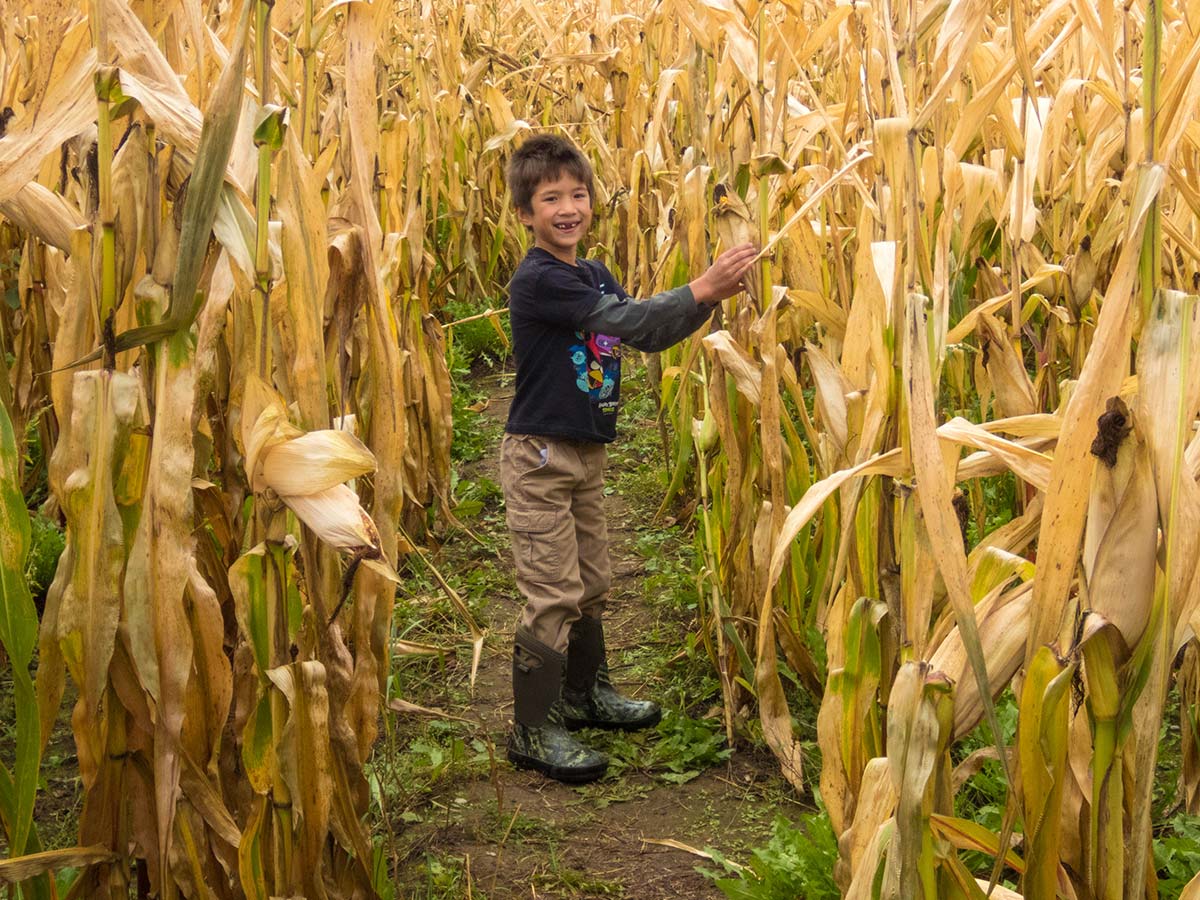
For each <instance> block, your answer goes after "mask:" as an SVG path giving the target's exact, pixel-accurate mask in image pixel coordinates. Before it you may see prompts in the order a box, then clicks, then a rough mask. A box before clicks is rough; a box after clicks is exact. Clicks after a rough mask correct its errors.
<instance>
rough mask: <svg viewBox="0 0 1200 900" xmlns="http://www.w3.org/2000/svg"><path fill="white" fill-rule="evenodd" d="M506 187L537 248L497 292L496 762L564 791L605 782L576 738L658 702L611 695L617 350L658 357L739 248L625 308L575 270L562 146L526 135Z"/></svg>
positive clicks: (583, 269) (650, 716) (576, 179)
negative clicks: (500, 651) (501, 421)
mask: <svg viewBox="0 0 1200 900" xmlns="http://www.w3.org/2000/svg"><path fill="white" fill-rule="evenodd" d="M508 183H509V189H510V191H511V193H512V197H513V203H514V205H515V207H516V211H517V217H518V218H519V219H520V221H521V223H522V224H523V225H524V226H525V227H526V228H528V229H529V230H530V232H531V233H532V236H533V241H534V246H533V247H532V248H530V250H529V253H528V254H527V255H526V256H525V258H524V259H523V260H522V261H521V264H520V265H519V266H518V267H517V271H516V273H515V274H514V275H513V278H512V282H511V284H510V286H509V304H508V305H509V312H510V319H511V323H512V333H513V352H514V355H515V356H516V360H517V380H516V391H515V394H514V397H513V402H512V407H511V409H510V411H509V417H508V424H507V426H506V427H505V435H504V439H503V443H502V444H501V449H500V478H501V483H502V486H503V488H504V499H505V506H506V510H507V519H508V527H509V533H510V536H511V538H512V547H513V556H514V559H515V563H516V576H517V587H518V589H519V590H520V591H521V594H522V595H523V597H524V598H525V607H524V609H523V611H522V613H521V618H520V622H519V624H518V625H517V629H516V637H515V642H514V647H513V701H514V702H513V730H512V732H511V734H510V736H509V741H508V757H509V759H510V760H512V762H513V763H515V764H516V765H518V766H521V767H524V768H532V769H536V770H537V771H539V772H542V773H543V774H545V775H548V776H550V777H551V778H556V779H559V780H561V781H570V782H580V781H590V780H592V779H595V778H598V777H600V776H601V775H603V774H604V771H605V768H606V767H607V765H608V760H607V758H606V757H605V756H604V754H602V753H599V752H598V751H596V750H593V749H591V748H589V747H587V746H585V745H583V744H581V743H580V742H579V741H577V740H576V739H575V737H574V736H573V735H572V734H571V733H570V731H571V730H573V729H576V728H582V727H602V728H622V729H636V728H645V727H648V726H650V725H653V724H655V723H656V722H658V720H659V716H660V715H661V712H660V710H659V707H658V705H657V704H655V703H653V702H651V701H648V700H631V699H629V698H626V697H624V696H622V695H621V694H620V693H618V692H617V690H616V689H615V688H614V687H613V685H612V682H611V681H610V680H609V677H608V665H607V662H606V658H605V648H604V626H603V614H604V607H605V603H606V601H607V598H608V589H609V583H610V580H611V573H610V569H609V559H608V533H607V528H606V525H605V518H604V502H603V501H604V492H603V488H604V464H605V456H606V450H605V446H606V445H607V444H608V443H610V442H611V441H612V440H613V439H614V438H615V437H616V418H617V408H618V405H619V402H620V392H621V349H622V346H623V345H627V346H629V347H632V348H634V349H636V350H644V351H647V352H655V351H658V350H663V349H665V348H667V347H669V346H671V345H672V344H674V343H676V342H677V341H679V340H682V339H683V338H685V337H687V336H688V335H689V334H691V333H692V332H694V331H696V330H697V329H699V328H700V327H701V326H702V325H703V324H704V323H705V322H706V321H708V318H709V316H710V315H711V314H712V310H713V307H714V306H715V305H716V303H718V302H719V301H721V300H723V299H725V298H726V297H731V296H733V295H734V294H735V293H737V291H738V290H740V289H741V278H742V275H743V273H744V272H745V271H746V269H747V268H748V267H749V266H750V264H751V262H752V261H753V259H754V257H755V255H756V251H755V248H754V246H753V245H752V244H744V245H742V246H739V247H734V248H732V249H730V250H728V251H726V252H725V253H723V254H722V255H721V256H720V257H718V258H717V260H716V261H715V262H714V263H713V265H712V267H711V268H709V269H708V270H707V271H706V272H705V273H704V274H703V275H701V276H700V277H699V278H697V279H696V280H694V281H693V282H691V283H690V284H688V285H684V286H683V287H679V288H675V289H674V290H670V291H664V292H663V293H661V294H656V295H654V296H653V297H650V298H649V299H647V300H642V301H633V300H631V299H630V298H629V295H628V294H626V293H625V290H624V288H622V287H621V285H620V283H618V281H617V280H616V278H615V277H613V274H612V273H611V272H610V271H609V270H608V269H607V268H606V267H605V266H604V264H603V263H601V262H599V261H597V260H586V259H579V258H578V257H577V255H576V251H577V250H578V247H579V242H580V241H581V240H582V239H583V237H584V235H585V234H586V233H587V230H588V227H589V226H590V225H591V222H592V207H593V201H594V191H593V176H592V169H591V166H590V164H589V163H588V161H587V159H586V158H585V157H584V156H583V154H582V153H581V152H580V151H579V149H578V148H577V147H575V145H574V144H572V143H571V142H570V141H569V140H567V139H565V138H563V137H559V136H556V135H538V136H536V137H532V138H530V139H529V140H527V141H526V142H525V143H524V144H523V145H521V147H520V148H519V149H518V150H517V151H516V153H514V154H513V158H512V160H511V162H510V163H509V168H508Z"/></svg>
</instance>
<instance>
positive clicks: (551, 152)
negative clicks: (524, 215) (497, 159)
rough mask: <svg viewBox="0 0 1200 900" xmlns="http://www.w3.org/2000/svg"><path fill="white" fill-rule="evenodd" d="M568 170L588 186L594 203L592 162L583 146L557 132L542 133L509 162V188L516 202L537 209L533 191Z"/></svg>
mask: <svg viewBox="0 0 1200 900" xmlns="http://www.w3.org/2000/svg"><path fill="white" fill-rule="evenodd" d="M563 172H566V173H567V174H568V175H570V176H572V177H574V178H578V179H579V180H580V181H582V182H583V183H584V184H585V185H586V186H587V191H588V196H589V197H590V198H591V199H592V202H593V204H594V203H595V201H596V191H595V189H594V186H593V182H594V178H593V175H592V164H591V163H589V162H588V161H587V157H586V156H584V155H583V153H581V152H580V150H579V148H578V147H576V146H575V145H574V144H573V143H571V142H570V141H569V140H567V138H565V137H562V136H560V135H557V134H538V135H534V136H533V137H531V138H529V140H527V141H526V142H525V143H523V144H522V145H521V146H520V147H519V148H517V152H516V153H514V154H513V155H512V159H511V160H509V162H508V189H509V190H510V191H511V192H512V198H513V204H514V205H516V207H517V208H518V209H520V210H523V211H524V212H532V211H533V192H534V191H536V190H537V187H538V185H539V184H541V183H542V182H544V181H554V180H556V179H558V178H560V177H561V176H562V174H563Z"/></svg>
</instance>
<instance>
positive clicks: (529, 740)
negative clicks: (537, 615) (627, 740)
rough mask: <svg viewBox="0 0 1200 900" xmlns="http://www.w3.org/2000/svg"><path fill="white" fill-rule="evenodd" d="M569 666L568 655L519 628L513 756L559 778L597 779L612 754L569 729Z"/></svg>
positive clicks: (524, 766) (510, 743)
mask: <svg viewBox="0 0 1200 900" xmlns="http://www.w3.org/2000/svg"><path fill="white" fill-rule="evenodd" d="M565 667H566V657H565V656H563V654H561V653H557V652H555V651H554V650H553V649H552V648H550V647H547V646H546V645H545V644H543V643H542V642H541V641H539V640H537V638H535V637H533V635H531V634H529V633H528V632H527V631H525V629H523V628H518V629H517V639H516V643H515V645H514V646H513V730H512V733H511V734H510V735H509V737H508V758H509V760H510V761H511V762H512V763H513V764H514V765H516V766H518V767H520V768H522V769H535V770H537V771H538V772H541V773H542V774H543V775H546V776H549V777H550V778H553V779H555V780H557V781H566V782H571V783H580V782H585V781H594V780H595V779H597V778H599V777H600V776H601V775H603V774H604V772H605V770H606V769H607V768H608V757H607V756H605V755H604V754H603V753H600V752H598V751H596V750H592V749H591V748H590V747H585V746H584V745H583V744H581V743H579V741H577V740H575V738H574V737H573V736H572V735H571V733H570V732H568V731H567V729H566V728H565V727H564V723H563V720H562V713H561V711H560V710H559V695H560V693H561V691H562V678H563V670H564V668H565Z"/></svg>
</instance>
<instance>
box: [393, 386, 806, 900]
mask: <svg viewBox="0 0 1200 900" xmlns="http://www.w3.org/2000/svg"><path fill="white" fill-rule="evenodd" d="M484 386H485V388H486V389H487V390H488V392H489V395H490V399H489V402H488V406H487V407H486V410H485V414H486V415H487V416H488V417H489V418H490V419H492V420H493V422H494V423H496V426H497V431H499V430H500V429H502V427H503V423H504V421H505V417H506V416H507V412H508V403H509V399H510V398H511V393H512V389H511V382H510V381H509V380H507V379H505V378H504V376H494V375H493V376H487V383H486V384H485V385H484ZM623 424H624V426H625V427H626V428H628V427H631V426H634V425H636V427H651V428H652V427H653V422H638V423H631V422H629V421H625V422H624V423H623ZM619 441H620V438H618V445H614V447H619ZM498 453H499V440H498V439H497V440H496V441H495V442H493V446H492V447H491V449H490V450H489V451H488V453H487V454H486V456H485V457H484V458H482V459H480V460H478V461H476V462H475V463H472V464H469V465H468V466H466V467H464V469H463V472H462V477H464V478H465V477H470V478H473V479H477V478H480V477H486V478H490V479H492V480H493V481H495V482H497V483H498V482H499V463H498ZM623 462H624V463H625V464H626V465H627V464H628V458H625V460H623V459H622V456H621V454H620V453H619V452H615V453H613V454H610V463H609V479H608V480H609V484H610V485H612V484H613V482H614V481H616V480H619V476H620V467H621V465H622V463H623ZM659 499H660V498H659V497H642V496H639V497H629V496H623V495H622V494H621V492H620V491H613V492H612V493H610V494H609V495H608V497H607V512H608V523H609V537H610V543H611V556H612V564H613V589H612V592H611V599H610V604H609V612H608V620H607V627H608V642H609V646H610V654H609V655H610V660H611V662H612V663H613V664H614V679H615V680H616V682H617V683H618V685H620V686H621V687H622V689H623V690H626V691H627V692H629V693H631V694H633V695H635V696H651V695H652V691H650V692H648V691H647V690H646V685H645V684H644V683H638V681H637V680H636V674H633V673H631V672H630V670H629V666H628V664H627V663H625V661H624V660H625V653H626V651H628V650H629V649H630V648H632V647H634V646H636V645H637V644H638V642H639V640H642V639H644V637H645V635H647V634H649V633H651V632H656V633H659V634H663V633H666V634H674V635H675V636H676V637H677V641H675V642H666V643H670V644H671V646H669V647H664V648H663V650H662V654H663V658H664V659H666V658H669V657H670V656H673V655H675V654H676V653H677V652H678V651H679V650H680V649H681V648H682V647H683V644H684V637H685V635H686V634H687V633H688V630H689V629H690V628H692V627H694V622H693V620H694V613H688V612H686V611H682V610H676V609H670V608H668V609H664V608H663V607H662V606H661V605H657V604H656V605H652V604H650V603H648V602H647V601H646V599H645V597H644V589H643V580H644V577H645V576H646V571H645V568H646V559H645V558H644V557H643V556H642V555H639V553H638V552H637V551H636V550H635V544H636V542H637V539H638V536H639V534H640V533H642V532H643V531H644V530H645V529H647V528H649V527H651V522H650V517H651V515H652V513H653V510H654V507H655V506H657V504H658V501H659ZM495 505H496V506H499V502H498V501H496V504H495ZM471 527H473V528H477V529H479V528H482V530H484V531H487V532H489V534H491V535H494V536H497V537H499V538H500V540H498V541H496V543H497V544H498V545H499V547H500V549H501V559H500V560H497V559H496V558H495V557H494V556H490V557H483V558H477V559H476V561H475V562H474V563H472V562H469V561H461V560H456V559H454V551H453V550H452V549H451V548H450V542H448V544H447V546H446V547H444V548H443V555H442V563H443V565H444V570H449V571H452V572H457V573H458V574H461V573H462V571H463V568H464V567H465V566H469V565H472V564H485V565H498V566H501V567H502V569H503V571H504V572H505V573H506V575H507V577H506V578H505V579H504V581H503V584H504V585H505V587H504V589H503V590H502V591H500V592H499V594H498V595H497V596H495V597H494V598H492V600H491V602H490V603H488V604H487V606H486V607H485V610H484V612H483V613H482V617H483V619H484V621H481V623H480V624H481V625H484V626H486V628H487V629H488V638H487V641H486V643H485V648H484V653H483V657H482V660H481V663H480V669H479V674H478V679H477V682H476V686H475V691H474V696H473V697H472V698H471V699H470V700H469V701H468V705H467V707H466V708H465V709H464V708H453V707H451V708H448V709H447V710H446V711H447V712H451V713H453V714H455V715H461V716H463V717H464V718H469V719H472V720H474V721H476V722H478V723H480V731H481V732H484V733H486V735H487V738H488V739H490V741H491V743H492V745H493V747H494V752H495V756H496V759H497V762H496V764H495V765H492V766H490V767H488V771H486V772H481V773H480V774H478V775H477V776H476V777H475V778H473V779H470V780H466V781H461V780H459V781H456V782H452V783H450V784H448V785H446V789H445V791H444V794H443V795H442V796H436V795H431V796H430V797H429V798H428V807H429V808H428V810H427V812H428V813H429V814H428V815H427V817H426V818H425V819H424V821H422V822H420V823H417V824H409V825H403V826H400V827H399V829H398V832H397V833H398V841H399V843H400V844H402V845H403V846H404V847H405V852H404V855H405V856H406V857H407V862H406V864H405V865H402V866H400V867H399V868H400V869H401V871H402V872H403V873H405V874H404V875H402V877H401V878H400V880H399V884H398V888H399V890H400V893H401V894H402V895H404V896H415V897H440V896H451V895H455V893H457V895H458V896H463V897H466V896H473V897H486V898H489V900H495V898H505V897H609V896H617V897H628V898H637V900H656V898H675V897H692V898H707V897H714V898H719V897H722V896H723V895H722V894H721V892H720V891H719V890H717V889H716V887H715V886H714V883H713V881H712V880H711V879H709V878H707V877H705V876H704V875H702V874H700V873H698V872H697V871H696V867H697V866H703V867H707V868H710V869H714V870H719V868H720V867H719V866H717V865H716V864H714V863H712V862H710V861H709V860H706V859H704V858H701V857H698V856H695V855H692V854H691V853H688V852H686V851H684V850H680V849H675V848H672V847H668V846H664V845H662V844H658V843H652V841H663V840H672V841H678V842H680V843H682V844H686V845H688V846H690V847H694V848H697V849H702V848H706V847H711V848H715V849H717V850H719V851H720V852H721V853H723V854H725V855H726V856H727V857H729V858H731V859H734V860H737V861H739V862H742V863H744V862H746V861H748V858H749V856H750V853H749V851H750V848H753V847H756V846H761V845H762V844H765V843H766V841H767V839H768V838H769V835H770V826H771V822H772V820H773V819H774V817H775V816H776V815H777V814H779V813H783V814H786V815H788V816H789V817H791V818H795V817H796V815H797V814H798V813H799V812H800V811H801V809H803V808H811V807H809V806H808V805H807V804H803V805H802V804H801V803H800V802H799V801H798V800H797V799H796V798H795V797H794V794H792V793H791V792H790V789H789V788H788V787H787V786H786V784H785V783H784V782H783V780H782V779H781V778H780V777H779V775H778V769H777V767H776V765H775V763H774V760H773V758H772V757H771V756H770V754H769V753H768V752H767V751H765V750H762V749H759V750H754V749H748V748H744V747H739V749H738V750H737V752H735V753H734V754H733V755H732V757H731V758H730V759H729V760H728V761H727V762H722V763H717V764H716V765H714V766H711V767H710V768H707V769H706V770H704V771H702V772H701V774H700V775H699V776H697V777H695V778H694V779H692V780H691V781H688V782H686V783H683V784H672V783H668V782H666V781H664V780H663V779H661V778H658V777H656V776H655V775H654V774H653V773H650V772H644V771H639V770H638V769H637V768H636V767H631V768H629V769H626V770H625V771H623V772H621V773H620V775H618V776H617V777H616V778H611V779H606V780H604V781H601V782H598V783H597V784H595V785H592V786H587V787H583V788H572V787H567V786H564V785H561V784H558V783H556V782H554V781H551V780H549V779H546V778H543V777H542V776H540V775H538V774H536V773H530V772H524V771H517V770H515V769H514V768H513V767H512V766H511V765H509V764H508V763H507V761H505V760H504V758H503V754H504V736H505V733H506V731H507V729H508V726H509V722H510V720H511V713H512V699H511V681H510V678H511V676H510V671H511V663H510V660H511V656H510V653H511V632H512V627H513V624H514V622H515V621H516V617H517V615H518V612H519V610H520V605H521V601H520V599H519V595H518V594H517V592H516V589H515V586H514V585H513V583H512V578H511V573H508V569H509V568H510V567H511V563H510V561H509V558H508V555H507V554H508V545H507V537H506V536H505V534H504V520H503V510H502V509H499V510H498V512H497V514H495V515H492V516H484V517H482V524H481V522H480V520H472V523H471ZM459 543H461V542H459ZM643 552H644V547H643ZM664 617H666V619H667V620H668V621H663V618H664ZM664 626H665V627H664ZM466 657H467V659H464V654H460V655H459V661H460V664H461V665H469V661H468V659H469V654H466ZM435 693H436V692H435ZM410 699H412V700H413V702H422V698H410ZM424 699H426V700H431V701H434V702H436V701H437V700H438V697H437V696H436V695H435V696H431V697H429V698H424ZM656 699H661V698H656ZM694 699H695V698H689V702H691V701H692V700H694ZM699 699H700V700H703V699H704V698H699ZM443 708H445V707H443ZM703 711H704V710H703V709H700V711H699V712H697V711H696V710H695V709H692V710H689V712H691V713H692V714H693V715H700V714H701V713H702V712H703ZM497 810H498V811H497ZM430 858H435V859H437V860H439V861H440V863H439V864H440V865H442V866H443V867H444V866H445V865H446V864H447V862H448V861H449V864H451V865H453V866H455V867H456V868H457V874H458V880H457V885H456V889H455V890H451V891H449V892H446V893H439V892H438V890H437V889H435V888H431V886H430V882H431V880H432V879H431V877H430V869H429V859H430ZM468 871H469V877H468ZM443 875H444V868H443ZM406 892H407V893H406Z"/></svg>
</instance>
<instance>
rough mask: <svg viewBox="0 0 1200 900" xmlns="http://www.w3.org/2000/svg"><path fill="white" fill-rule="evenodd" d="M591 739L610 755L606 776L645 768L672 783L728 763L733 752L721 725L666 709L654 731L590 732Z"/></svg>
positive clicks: (617, 775) (647, 771)
mask: <svg viewBox="0 0 1200 900" xmlns="http://www.w3.org/2000/svg"><path fill="white" fill-rule="evenodd" d="M590 734H592V735H593V738H591V739H589V742H590V743H594V744H595V745H596V746H597V747H600V748H602V749H603V750H604V752H605V753H607V754H608V755H609V763H608V775H607V776H606V778H609V779H612V778H620V777H621V776H623V775H626V774H628V773H630V772H633V771H641V772H646V773H649V774H652V775H654V777H656V778H658V779H660V780H662V781H666V782H669V783H671V784H684V783H686V782H688V781H691V780H692V779H693V778H696V777H697V776H699V775H700V773H701V772H703V771H704V770H705V769H708V768H711V767H712V766H715V765H717V764H719V763H722V762H724V761H725V760H727V759H728V758H729V756H730V753H731V752H732V751H731V750H730V749H729V748H728V747H726V746H725V735H724V734H723V733H721V731H720V725H719V723H716V722H710V721H707V720H703V719H693V718H690V717H689V716H687V715H684V714H683V713H680V712H676V711H674V710H670V709H668V710H664V711H663V718H662V721H661V722H659V723H658V725H657V727H656V728H655V729H654V730H653V731H642V732H632V733H625V732H615V733H607V734H606V733H602V732H590Z"/></svg>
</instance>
